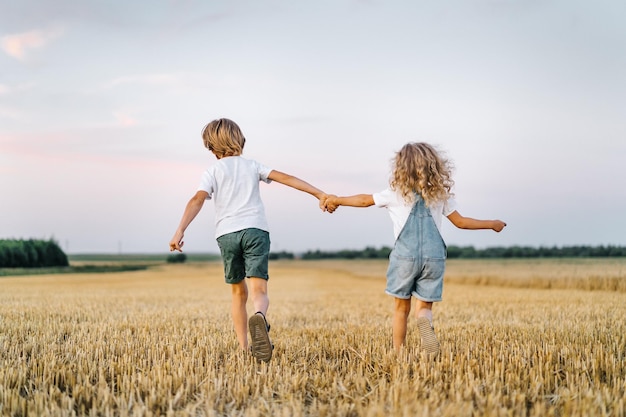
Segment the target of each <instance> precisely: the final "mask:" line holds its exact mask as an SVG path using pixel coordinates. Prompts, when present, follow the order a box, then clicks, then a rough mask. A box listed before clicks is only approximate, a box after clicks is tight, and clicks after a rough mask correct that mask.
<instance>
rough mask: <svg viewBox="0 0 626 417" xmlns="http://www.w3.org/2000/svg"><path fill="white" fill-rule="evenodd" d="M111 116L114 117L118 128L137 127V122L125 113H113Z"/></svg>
mask: <svg viewBox="0 0 626 417" xmlns="http://www.w3.org/2000/svg"><path fill="white" fill-rule="evenodd" d="M113 116H114V117H115V120H116V121H117V123H118V125H119V126H122V127H131V126H135V125H137V120H136V119H135V118H133V117H132V116H130V115H128V114H126V113H122V112H114V113H113Z"/></svg>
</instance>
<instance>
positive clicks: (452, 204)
mask: <svg viewBox="0 0 626 417" xmlns="http://www.w3.org/2000/svg"><path fill="white" fill-rule="evenodd" d="M456 207H457V204H456V200H455V199H454V197H450V198H448V200H447V201H446V202H445V203H444V204H443V215H444V216H445V217H448V216H449V215H450V214H452V213H454V212H455V211H456Z"/></svg>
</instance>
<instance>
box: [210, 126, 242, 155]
mask: <svg viewBox="0 0 626 417" xmlns="http://www.w3.org/2000/svg"><path fill="white" fill-rule="evenodd" d="M202 141H203V142H204V146H205V147H206V148H207V149H208V150H210V151H211V152H213V153H214V154H215V156H216V157H217V158H218V159H221V158H223V157H225V156H237V155H241V153H242V152H243V147H244V145H245V144H246V138H245V137H244V136H243V133H241V129H239V126H237V123H235V122H233V121H232V120H230V119H217V120H213V121H212V122H211V123H209V124H208V125H206V126H205V127H204V129H202Z"/></svg>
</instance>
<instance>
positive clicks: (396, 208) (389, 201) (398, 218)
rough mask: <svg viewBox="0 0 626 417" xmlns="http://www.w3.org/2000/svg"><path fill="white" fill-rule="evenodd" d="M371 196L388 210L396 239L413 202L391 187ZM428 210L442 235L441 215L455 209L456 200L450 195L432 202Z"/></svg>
mask: <svg viewBox="0 0 626 417" xmlns="http://www.w3.org/2000/svg"><path fill="white" fill-rule="evenodd" d="M372 196H373V198H374V205H375V206H376V207H385V208H386V209H387V210H388V212H389V217H391V222H392V223H393V235H394V238H395V239H398V236H399V235H400V232H401V231H402V228H403V227H404V224H405V223H406V220H407V219H408V218H409V214H411V210H412V209H413V202H409V203H407V202H406V201H405V200H404V198H403V197H402V195H401V194H399V193H397V192H396V191H394V190H392V189H391V188H387V189H386V190H383V191H381V192H379V193H375V194H373V195H372ZM429 210H430V214H431V216H433V220H434V221H435V225H437V229H438V230H439V233H440V234H441V235H442V236H443V233H442V219H443V216H446V217H447V216H448V215H450V214H451V213H452V212H454V211H455V210H456V200H455V199H454V198H453V197H450V198H449V199H448V200H446V201H439V202H437V203H435V204H433V205H432V207H429Z"/></svg>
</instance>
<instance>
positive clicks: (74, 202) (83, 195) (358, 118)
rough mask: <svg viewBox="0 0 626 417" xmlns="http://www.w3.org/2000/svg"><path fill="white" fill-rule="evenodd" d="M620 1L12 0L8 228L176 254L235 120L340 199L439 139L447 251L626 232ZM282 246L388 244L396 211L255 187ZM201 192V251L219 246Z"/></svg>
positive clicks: (90, 244) (2, 17) (1, 128)
mask: <svg viewBox="0 0 626 417" xmlns="http://www.w3.org/2000/svg"><path fill="white" fill-rule="evenodd" d="M625 20H626V3H625V2H623V1H621V0H596V1H593V2H590V1H586V0H463V1H461V0H451V1H441V2H435V1H422V0H411V1H383V0H380V1H378V0H361V1H356V0H354V1H352V0H334V1H330V0H318V1H302V2H292V1H286V0H284V1H252V0H251V1H239V0H235V1H210V0H205V1H199V0H198V1H192V0H171V1H153V0H150V1H147V0H138V1H132V2H129V1H122V0H119V1H114V0H108V1H105V0H93V1H84V0H55V1H47V0H20V1H12V0H0V239H2V238H17V239H28V238H35V239H55V240H57V241H58V242H59V244H60V245H61V247H62V248H63V249H64V250H65V251H66V252H68V253H159V252H167V250H168V243H169V240H170V238H171V237H172V235H173V233H174V231H175V229H176V227H177V225H178V223H179V220H180V217H181V215H182V212H183V209H184V207H185V204H186V203H187V201H188V200H189V198H191V196H192V195H193V194H194V193H195V191H196V189H197V187H198V185H199V182H200V177H201V175H202V172H203V171H204V170H205V169H206V168H207V167H209V166H211V165H212V164H213V163H215V158H214V156H213V155H212V154H211V153H210V152H209V151H208V150H206V149H205V148H204V147H203V144H202V139H201V136H200V132H201V130H202V128H203V127H204V125H205V124H206V123H208V122H210V121H211V120H213V119H216V118H219V117H227V118H230V119H232V120H234V121H235V122H237V123H238V124H239V126H240V127H241V129H242V131H243V133H244V135H245V136H246V138H247V142H246V147H245V150H244V154H243V156H244V157H246V158H250V159H255V160H257V161H259V162H261V163H263V164H264V165H267V166H269V167H270V168H272V169H276V170H279V171H283V172H286V173H289V174H292V175H295V176H297V177H299V178H302V179H304V180H306V181H308V182H310V183H311V184H313V185H315V186H317V187H319V188H321V189H322V190H324V191H325V192H328V193H334V194H339V195H349V194H356V193H368V194H371V193H375V192H378V191H381V190H383V189H384V188H386V187H387V185H388V180H389V174H390V167H391V165H390V162H391V159H392V158H393V156H394V153H395V152H396V151H398V150H399V149H400V148H401V147H402V145H404V144H405V143H407V142H414V141H425V142H429V143H431V144H433V145H435V146H436V147H438V148H439V149H440V150H441V151H442V152H444V153H445V155H446V156H447V157H448V158H450V159H451V160H452V161H453V163H454V167H455V169H454V180H455V187H454V193H455V196H456V200H457V204H458V211H459V212H460V213H461V214H462V215H464V216H469V217H474V218H483V219H495V218H497V219H501V220H504V221H505V222H506V223H507V224H508V226H507V227H506V228H505V229H504V231H502V232H501V233H495V232H493V231H486V230H481V231H468V230H459V229H455V228H454V226H452V224H451V223H450V222H448V221H447V220H444V223H445V224H444V231H443V234H444V238H445V240H446V242H447V243H448V245H460V246H466V245H472V246H474V247H477V248H485V247H492V246H512V245H522V246H534V247H539V246H550V247H551V246H571V245H594V246H595V245H626V224H625V223H624V221H623V214H624V213H626V192H625V191H624V178H626V76H625V75H624V74H626V25H624V21H625ZM261 193H262V198H263V200H264V203H265V209H266V213H267V218H268V222H269V225H270V236H271V240H272V250H273V251H283V250H284V251H291V252H303V251H307V250H316V249H320V250H338V249H362V248H365V247H366V246H374V247H381V246H392V245H393V232H392V224H391V221H390V219H389V216H388V214H387V212H386V210H385V209H382V208H376V207H370V208H349V207H341V208H339V209H338V210H337V211H336V212H335V213H333V214H328V213H323V212H322V211H321V210H319V208H318V206H317V200H316V199H315V198H314V197H312V196H310V195H308V194H305V193H301V192H298V191H296V190H294V189H291V188H289V187H286V186H284V185H281V184H278V183H272V184H262V185H261ZM214 214H215V211H214V206H213V203H212V201H208V202H207V203H206V204H205V205H204V208H203V210H202V212H201V213H200V214H199V215H198V217H197V218H196V219H195V220H194V222H193V223H192V224H191V225H190V226H189V228H188V229H187V232H186V235H185V249H186V251H188V252H218V248H217V244H216V242H215V238H214V232H215V226H214V219H215V215H214Z"/></svg>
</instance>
